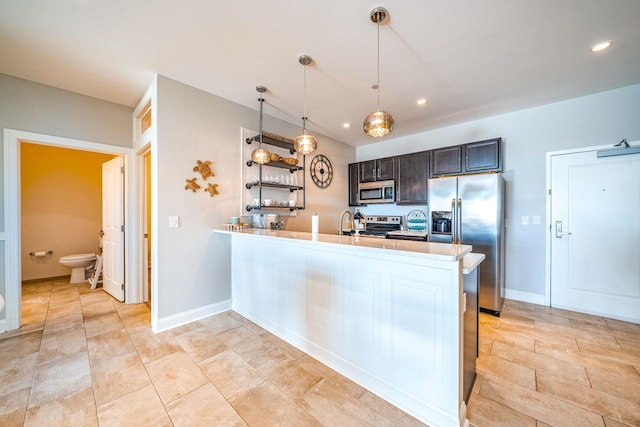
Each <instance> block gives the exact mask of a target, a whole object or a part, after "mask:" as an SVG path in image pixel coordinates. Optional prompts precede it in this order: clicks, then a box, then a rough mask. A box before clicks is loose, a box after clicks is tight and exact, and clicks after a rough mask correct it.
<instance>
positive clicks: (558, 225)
mask: <svg viewBox="0 0 640 427" xmlns="http://www.w3.org/2000/svg"><path fill="white" fill-rule="evenodd" d="M562 236H571V233H563V232H562V221H556V239H562Z"/></svg>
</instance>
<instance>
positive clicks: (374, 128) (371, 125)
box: [362, 7, 393, 137]
mask: <svg viewBox="0 0 640 427" xmlns="http://www.w3.org/2000/svg"><path fill="white" fill-rule="evenodd" d="M387 16H389V12H387V9H385V8H383V7H376V8H375V9H373V10H372V11H371V14H370V15H369V17H370V18H371V21H372V22H374V23H376V24H377V26H378V81H377V83H376V85H375V87H374V89H376V91H377V95H378V109H377V110H376V111H375V112H373V113H371V114H369V115H368V116H367V117H366V118H365V119H364V124H363V125H362V129H363V130H364V133H365V134H367V136H373V137H380V136H385V135H388V134H390V133H391V131H392V130H393V116H392V115H391V114H389V113H387V112H386V111H380V24H381V23H382V22H383V21H384V20H385V19H386V18H387Z"/></svg>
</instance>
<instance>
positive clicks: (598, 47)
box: [589, 41, 613, 53]
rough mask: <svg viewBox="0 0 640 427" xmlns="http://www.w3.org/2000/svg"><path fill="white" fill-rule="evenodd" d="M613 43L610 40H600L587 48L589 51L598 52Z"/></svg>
mask: <svg viewBox="0 0 640 427" xmlns="http://www.w3.org/2000/svg"><path fill="white" fill-rule="evenodd" d="M612 44H613V42H610V41H606V42H602V43H598V44H595V45H593V46H591V49H589V50H590V51H591V52H594V53H595V52H600V51H603V50H605V49H606V48H608V47H611V45H612Z"/></svg>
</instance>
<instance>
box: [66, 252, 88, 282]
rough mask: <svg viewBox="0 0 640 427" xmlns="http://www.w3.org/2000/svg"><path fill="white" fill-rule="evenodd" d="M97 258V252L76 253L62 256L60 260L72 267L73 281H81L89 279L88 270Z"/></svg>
mask: <svg viewBox="0 0 640 427" xmlns="http://www.w3.org/2000/svg"><path fill="white" fill-rule="evenodd" d="M96 259H97V256H96V254H76V255H67V256H63V257H60V259H59V260H58V262H60V265H63V266H65V267H69V268H70V269H71V283H80V282H85V281H86V280H87V277H86V271H87V270H90V269H91V267H93V265H94V264H95V262H96Z"/></svg>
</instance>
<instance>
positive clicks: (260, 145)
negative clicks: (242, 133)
mask: <svg viewBox="0 0 640 427" xmlns="http://www.w3.org/2000/svg"><path fill="white" fill-rule="evenodd" d="M258 101H260V144H258V148H262V103H263V102H264V99H263V98H262V97H260V98H258Z"/></svg>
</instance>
